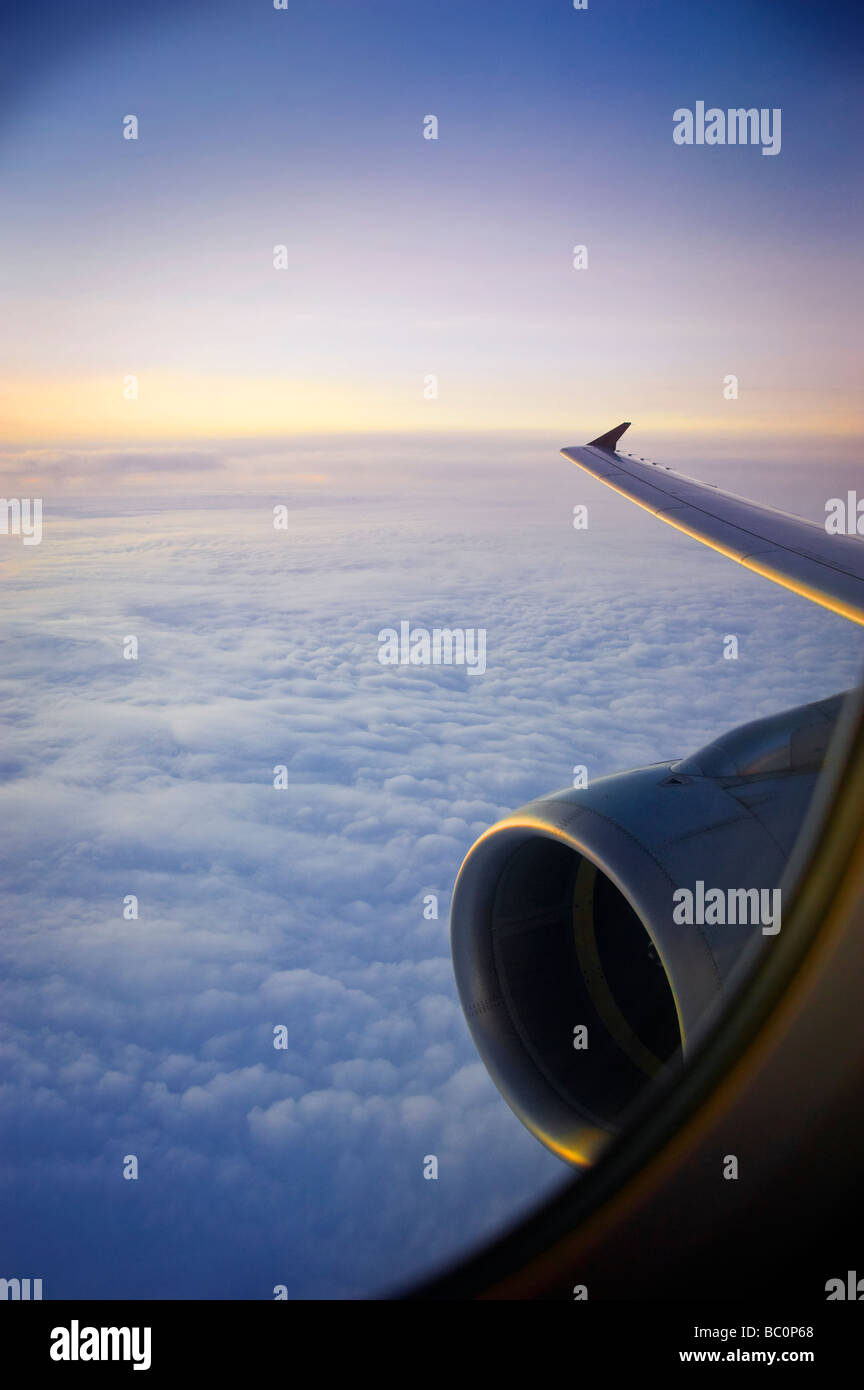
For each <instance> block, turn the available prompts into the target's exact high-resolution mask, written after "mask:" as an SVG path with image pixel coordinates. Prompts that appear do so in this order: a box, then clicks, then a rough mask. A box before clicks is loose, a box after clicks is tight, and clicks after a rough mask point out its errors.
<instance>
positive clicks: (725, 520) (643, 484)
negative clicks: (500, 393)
mask: <svg viewBox="0 0 864 1390" xmlns="http://www.w3.org/2000/svg"><path fill="white" fill-rule="evenodd" d="M628 427H629V421H628V422H627V423H625V424H622V425H618V426H617V427H616V428H615V429H614V430H609V431H608V433H607V434H603V435H600V437H599V438H597V439H593V440H592V441H591V443H590V444H583V445H577V446H573V447H571V448H567V449H562V450H561V453H562V454H563V455H564V457H565V458H567V459H570V461H571V462H572V463H575V464H578V466H579V467H580V468H584V470H585V472H586V473H591V474H593V476H594V477H595V478H599V479H600V482H601V483H605V484H606V486H607V487H611V488H614V490H615V491H616V492H620V493H621V494H622V495H623V496H624V497H629V498H630V500H631V502H635V503H636V504H637V505H638V506H640V507H644V508H645V510H646V511H648V512H651V513H652V515H654V516H656V517H659V518H660V520H661V521H666V522H668V523H669V525H670V526H675V527H677V529H678V530H679V531H684V532H685V533H686V534H687V535H688V536H693V537H694V539H695V540H698V541H702V542H703V543H704V544H705V545H710V546H711V547H712V549H714V550H719V551H720V553H721V554H722V555H728V556H729V557H730V559H732V560H737V562H738V564H740V565H745V566H746V568H747V569H751V570H755V571H756V573H757V574H763V575H765V577H766V578H767V579H773V581H774V583H775V584H782V585H783V587H784V588H786V589H792V590H793V592H794V593H796V594H803V595H804V597H805V598H809V599H812V601H813V602H814V603H818V604H821V605H822V607H823V608H830V609H831V611H832V612H834V613H842V615H843V616H844V617H845V618H851V620H852V622H854V623H860V624H862V625H864V542H862V541H860V540H858V539H857V537H855V536H833V535H829V534H828V532H827V531H825V529H824V528H823V527H821V526H817V525H816V523H815V522H812V521H804V520H803V518H802V517H798V516H792V515H791V513H789V512H781V511H777V510H775V509H774V508H773V507H765V506H762V504H761V503H759V502H750V501H748V500H747V498H746V497H738V496H736V494H735V493H733V492H723V491H722V490H721V489H720V488H718V487H714V485H713V484H711V483H700V482H699V481H698V480H697V479H695V478H688V477H686V476H685V475H684V474H683V473H676V472H674V471H673V470H672V469H671V468H667V467H665V465H662V464H659V463H650V462H647V461H646V460H644V459H635V458H632V457H630V456H629V455H627V454H620V453H618V452H617V445H618V441H619V440H620V438H621V436H622V435H623V433H624V431H625V430H626V429H627V428H628Z"/></svg>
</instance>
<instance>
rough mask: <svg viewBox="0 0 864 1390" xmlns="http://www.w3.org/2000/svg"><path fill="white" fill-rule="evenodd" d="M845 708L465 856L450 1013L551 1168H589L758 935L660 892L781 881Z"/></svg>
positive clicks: (518, 820)
mask: <svg viewBox="0 0 864 1390" xmlns="http://www.w3.org/2000/svg"><path fill="white" fill-rule="evenodd" d="M842 699H843V697H842V696H835V697H833V698H832V699H830V700H822V701H819V702H818V703H816V704H812V705H804V706H800V707H799V708H797V709H794V710H789V711H786V712H785V713H783V714H781V715H774V716H771V717H770V718H768V719H761V720H757V721H755V722H754V723H751V724H746V725H743V726H742V727H741V728H739V729H735V730H733V731H732V732H731V733H729V734H727V735H725V736H724V737H723V738H721V739H719V740H717V741H716V742H715V743H712V744H710V745H708V746H707V747H706V748H704V749H702V750H701V751H700V752H698V753H696V754H694V755H693V756H692V757H690V758H685V759H682V760H680V761H677V762H671V763H658V764H656V765H654V766H651V767H645V768H639V769H637V770H635V771H632V772H623V773H617V774H615V775H614V776H611V777H603V778H600V779H598V781H596V782H594V783H592V784H591V785H589V786H588V787H586V788H584V789H581V790H572V789H568V790H565V791H561V792H556V793H553V794H552V795H551V796H547V797H543V798H542V799H541V800H538V801H533V802H530V803H529V804H528V805H527V806H524V807H522V809H521V810H519V811H516V812H515V813H514V814H513V815H511V816H508V817H506V818H505V819H504V820H503V821H500V822H499V823H498V824H497V825H495V826H493V827H492V829H490V830H488V831H487V832H486V833H485V834H484V835H482V836H481V837H480V839H479V840H478V841H477V843H476V844H475V845H474V847H473V848H472V849H471V851H470V852H469V854H468V855H467V856H466V858H465V861H464V863H463V864H462V867H461V869H460V871H459V876H458V878H457V881H456V887H455V889H454V893H453V903H452V909H451V945H452V954H453V966H454V971H455V975H456V983H457V987H458V990H459V996H460V999H461V1002H462V1008H463V1010H464V1012H465V1016H466V1018H467V1020H468V1025H469V1027H470V1029H471V1033H472V1035H473V1037H474V1041H475V1043H476V1045H477V1049H478V1051H479V1053H480V1056H481V1058H482V1060H483V1062H484V1064H485V1066H486V1068H487V1070H488V1071H489V1073H490V1075H491V1077H492V1079H493V1081H494V1082H495V1084H496V1086H497V1087H498V1089H499V1090H500V1091H501V1093H502V1095H503V1096H504V1098H505V1100H506V1101H507V1103H508V1104H509V1105H510V1107H511V1109H512V1110H513V1111H514V1112H515V1113H516V1115H518V1117H519V1119H520V1120H522V1122H523V1124H525V1125H527V1127H528V1128H529V1129H530V1130H531V1131H532V1133H533V1134H535V1135H536V1137H537V1138H538V1139H539V1140H541V1142H542V1143H544V1144H545V1145H547V1147H548V1148H550V1149H552V1151H553V1152H554V1153H556V1154H558V1155H559V1157H561V1158H563V1159H565V1160H567V1161H568V1162H571V1163H577V1164H582V1163H590V1162H592V1161H593V1160H594V1158H595V1157H596V1155H597V1153H598V1152H599V1149H600V1148H601V1147H602V1145H603V1143H604V1142H605V1141H606V1139H607V1138H608V1137H609V1136H610V1135H611V1134H613V1133H614V1132H616V1131H617V1130H618V1129H619V1128H620V1126H621V1124H622V1123H623V1121H624V1119H625V1117H626V1115H627V1112H628V1110H629V1109H630V1107H631V1106H632V1105H633V1103H634V1102H635V1100H636V1099H637V1097H638V1096H639V1095H640V1094H641V1092H642V1091H643V1090H644V1088H645V1086H646V1085H647V1084H649V1083H650V1081H651V1080H652V1079H653V1078H655V1077H656V1076H658V1075H659V1074H660V1073H661V1072H662V1071H663V1070H664V1069H666V1068H668V1067H670V1066H674V1065H675V1064H676V1063H677V1062H679V1061H680V1059H681V1058H682V1056H683V1055H684V1052H685V1051H686V1048H687V1047H688V1045H690V1044H692V1041H693V1038H694V1036H695V1034H696V1032H697V1029H698V1028H699V1025H700V1022H704V1020H705V1019H706V1017H707V1016H708V1013H709V1010H710V1009H711V1007H712V1005H715V1004H716V1003H717V1001H718V999H719V998H720V996H721V994H722V992H723V989H724V986H725V985H726V983H727V982H728V981H729V978H730V975H731V973H732V971H733V969H734V967H735V965H736V963H737V962H738V961H739V959H740V958H741V955H742V953H743V951H744V949H745V947H746V946H747V945H748V943H750V942H752V941H753V940H754V937H755V936H760V937H761V935H762V934H763V929H762V927H761V926H760V925H758V924H757V925H754V924H753V922H752V919H751V920H750V921H746V922H744V923H742V922H741V921H740V918H739V920H738V921H737V922H736V923H734V924H733V923H730V921H723V922H722V923H714V924H712V923H711V922H710V921H709V922H704V921H703V922H701V923H700V922H698V921H696V922H694V923H693V924H681V922H680V921H676V920H675V917H674V915H673V914H674V912H675V898H674V897H673V895H674V894H675V893H676V891H677V890H680V889H689V890H691V891H693V892H694V893H696V892H697V891H698V890H697V885H698V884H699V883H701V884H702V885H703V891H704V892H707V891H708V890H709V889H719V890H722V891H723V892H724V893H727V892H729V893H733V894H736V895H739V900H740V894H741V892H742V890H750V889H754V888H755V889H759V890H770V891H772V892H773V890H775V889H776V888H777V887H778V886H779V884H780V880H781V876H782V874H783V870H784V868H785V865H786V861H787V859H788V856H789V853H790V851H791V849H792V846H793V845H794V843H795V840H796V838H797V835H798V832H799V830H800V827H801V824H802V821H803V819H804V816H805V814H806V811H807V807H808V805H809V802H810V798H811V795H812V792H813V788H814V785H815V781H816V778H817V776H818V773H819V769H820V767H821V764H822V761H823V759H824V755H825V751H826V749H827V746H828V742H829V739H830V736H831V733H832V731H833V728H834V725H835V723H836V720H837V717H838V714H839V711H840V708H841V704H842ZM679 915H680V914H679ZM715 915H716V914H715ZM731 915H733V914H730V916H731ZM578 1029H584V1030H587V1031H586V1032H582V1033H577V1030H578ZM586 1039H587V1046H583V1045H581V1044H583V1043H584V1042H585V1041H586ZM577 1040H578V1042H579V1043H580V1045H579V1046H574V1042H576V1041H577Z"/></svg>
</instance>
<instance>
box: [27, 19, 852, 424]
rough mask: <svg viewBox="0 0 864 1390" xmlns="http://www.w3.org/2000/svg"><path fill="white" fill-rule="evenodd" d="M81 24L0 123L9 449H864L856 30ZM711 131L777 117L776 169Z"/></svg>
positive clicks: (744, 25)
mask: <svg viewBox="0 0 864 1390" xmlns="http://www.w3.org/2000/svg"><path fill="white" fill-rule="evenodd" d="M67 9H68V7H65V6H64V7H58V6H53V5H50V4H49V5H48V6H47V7H40V10H39V14H38V16H36V17H35V18H24V19H22V20H21V22H20V24H19V25H18V26H15V25H13V38H14V40H15V41H14V42H13V44H12V47H11V55H10V57H9V60H8V61H9V63H10V67H12V68H13V72H12V74H11V77H12V81H11V85H10V89H9V91H8V93H7V95H6V97H5V98H4V101H3V107H2V113H0V172H2V177H3V185H4V209H5V216H4V219H3V228H2V238H3V243H4V248H3V249H4V253H5V254H4V256H3V266H4V271H3V281H2V291H3V295H4V309H5V320H6V334H5V335H4V348H3V353H2V357H0V373H2V384H3V385H2V391H3V394H2V397H0V408H2V416H3V417H4V419H5V424H6V428H5V431H4V434H5V437H6V438H7V439H8V440H12V441H14V442H15V444H16V445H22V444H27V445H29V446H31V447H32V446H36V447H38V446H39V445H40V444H44V443H45V442H46V441H48V442H56V441H63V442H69V441H70V440H72V439H76V440H84V441H87V442H88V443H96V442H100V441H104V440H106V439H111V440H113V441H115V442H116V441H120V440H129V439H131V440H140V439H150V440H153V439H156V438H159V439H167V440H172V441H174V440H177V439H179V438H183V439H189V438H196V437H202V436H207V435H209V436H214V435H215V436H225V435H230V436H236V435H245V434H250V433H251V434H254V435H269V436H273V435H278V434H284V433H293V432H296V431H302V432H312V433H322V432H323V433H329V432H334V431H337V432H356V431H364V432H367V431H376V432H378V431H382V430H385V431H391V430H402V431H405V430H413V429H420V430H423V429H432V430H439V429H443V430H453V429H458V430H465V429H469V430H470V429H482V430H485V431H488V430H490V429H493V428H498V429H501V430H513V429H526V430H531V429H543V428H546V427H555V428H556V429H558V430H564V431H565V432H566V431H569V430H571V429H572V428H574V426H579V425H581V424H582V422H583V421H586V422H587V421H590V422H591V426H592V427H593V425H594V424H595V423H596V428H597V430H599V429H600V427H601V426H603V427H607V428H608V426H609V425H610V424H611V423H613V422H614V421H615V420H617V419H618V418H622V415H623V416H625V417H629V418H634V417H636V418H638V420H639V421H640V423H641V424H642V425H643V427H644V428H646V429H656V430H659V431H662V430H666V431H675V432H678V433H686V434H687V435H688V437H689V438H690V439H691V440H692V438H693V437H694V435H695V434H696V433H699V432H701V433H702V434H707V435H709V436H711V437H714V438H716V437H717V436H720V435H722V436H728V435H729V434H733V435H741V434H744V433H746V434H748V435H749V436H750V437H753V436H757V437H763V438H766V439H776V438H777V436H778V435H783V436H785V437H786V438H787V439H788V438H789V437H790V436H791V437H795V438H800V437H801V435H802V433H803V432H806V433H809V434H811V435H820V434H823V433H826V432H827V433H830V434H831V435H832V436H838V437H839V442H840V443H841V444H842V445H843V446H845V444H846V442H847V441H848V436H849V435H850V434H855V433H857V431H858V429H859V425H860V422H859V419H858V408H857V384H858V380H857V371H856V368H857V363H858V360H859V354H860V342H859V337H858V332H859V330H858V324H859V321H860V314H861V303H860V296H861V290H860V283H861V277H860V275H859V274H858V259H857V257H858V242H857V236H856V231H857V214H860V206H861V181H862V174H861V169H860V160H859V159H858V158H857V155H858V149H859V136H860V129H859V123H858V122H857V121H856V120H855V118H854V113H855V112H856V111H857V109H858V106H857V94H858V84H859V70H858V64H857V62H856V60H855V54H856V52H857V49H856V41H857V40H860V37H861V33H860V29H861V21H860V18H859V16H858V13H857V7H855V6H853V5H843V4H841V5H834V6H831V7H830V10H829V11H828V12H827V13H822V11H821V10H820V8H819V7H817V6H813V5H810V4H805V3H789V0H783V3H779V0H778V3H762V4H758V5H754V4H752V3H749V2H748V3H743V0H741V2H739V3H734V2H733V3H730V4H724V5H722V6H703V7H700V9H699V11H698V12H696V11H694V8H693V6H692V4H690V3H689V0H664V3H661V4H655V5H642V4H639V5H637V4H633V3H625V2H624V0H595V3H594V4H593V5H591V6H589V9H588V10H586V11H575V10H573V8H572V6H569V5H568V4H566V3H564V0H555V3H548V2H546V3H541V4H538V5H534V4H532V5H530V6H529V5H525V4H522V3H508V0H504V2H503V3H501V0H495V3H491V0H488V2H487V0H479V2H476V3H472V4H469V5H465V4H464V3H449V0H443V2H442V3H434V4H422V5H421V4H411V3H409V4H404V3H401V2H400V3H398V4H396V3H388V0H384V2H383V3H376V5H375V6H373V7H371V8H370V7H368V6H367V7H358V6H357V5H355V4H351V3H348V0H330V3H326V4H319V3H315V4H312V3H310V2H309V0H298V2H297V3H294V0H292V3H291V4H289V7H288V9H287V10H285V11H277V10H274V9H273V6H272V4H271V5H268V4H265V3H264V2H263V0H258V3H255V4H252V5H249V4H245V3H244V4H238V3H231V4H220V3H214V4H209V5H207V6H206V7H204V8H203V9H202V8H201V7H198V6H192V5H187V4H182V3H181V4H178V5H176V6H174V7H171V8H170V9H169V8H166V7H164V6H160V5H157V6H152V7H150V13H151V18H150V19H149V20H148V18H147V16H148V9H147V7H142V8H141V9H140V12H139V14H138V17H137V19H136V20H135V21H130V22H128V23H120V22H118V21H117V20H116V19H115V20H113V21H112V20H110V19H109V18H106V15H107V14H110V10H106V9H105V7H100V6H99V5H97V6H96V7H95V8H94V11H93V16H92V18H91V19H90V21H89V24H87V25H85V26H84V27H83V29H80V31H79V30H78V17H76V19H75V26H76V27H75V28H74V29H73V30H72V31H71V32H70V27H69V26H70V24H71V17H70V15H68V14H65V11H66V10H67ZM698 100H705V101H706V104H707V105H708V106H711V105H712V104H715V103H716V104H717V105H719V106H720V107H722V108H727V107H737V106H745V107H750V106H755V107H757V108H759V109H761V108H763V107H764V108H767V109H772V110H773V109H774V108H780V109H781V111H782V113H783V122H782V147H781V152H780V154H779V155H777V156H775V157H765V156H763V155H762V153H761V151H760V149H759V148H758V147H750V146H748V147H732V146H718V147H715V148H708V147H706V146H702V147H696V146H694V147H690V148H684V147H681V146H677V145H675V144H674V142H673V140H672V131H673V113H674V111H675V110H676V109H678V108H680V107H682V106H688V107H693V106H694V105H695V103H696V101H698ZM128 114H134V115H137V117H138V120H139V123H140V124H139V138H138V139H137V140H126V139H124V138H123V120H124V117H125V116H126V115H128ZM429 114H432V115H435V116H436V117H437V119H438V122H439V127H438V136H439V138H438V139H437V140H427V139H424V137H423V128H424V126H423V123H424V118H425V117H426V116H427V115H429ZM577 245H584V246H586V247H587V251H588V266H587V269H583V270H576V269H574V268H573V259H574V258H573V254H572V253H573V248H574V246H577ZM274 246H285V247H286V268H284V269H275V268H274V265H273V248H274ZM829 306H830V308H829ZM729 373H733V374H735V375H737V377H738V379H739V383H740V394H739V398H738V400H736V401H729V400H725V399H724V397H723V394H722V388H723V380H724V377H725V376H726V375H727V374H729ZM130 374H131V375H136V376H138V378H139V395H138V399H137V400H136V401H134V402H132V401H129V400H127V399H125V398H124V396H123V382H124V379H125V377H126V376H127V375H130ZM430 374H431V375H435V376H436V377H437V378H438V398H437V400H434V401H430V400H427V399H426V398H425V397H424V394H423V392H424V380H425V378H426V376H427V375H430Z"/></svg>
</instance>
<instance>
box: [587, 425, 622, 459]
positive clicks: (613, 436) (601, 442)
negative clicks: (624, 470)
mask: <svg viewBox="0 0 864 1390" xmlns="http://www.w3.org/2000/svg"><path fill="white" fill-rule="evenodd" d="M629 428H630V421H629V420H625V421H624V424H623V425H616V426H615V428H614V430H608V431H607V433H606V434H601V435H600V437H599V439H590V440H589V441H588V442H589V444H593V445H595V447H596V448H598V449H609V451H610V452H611V453H613V454H614V452H615V449H616V448H617V445H618V440H619V439H620V438H621V436H622V434H623V433H624V431H625V430H629Z"/></svg>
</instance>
